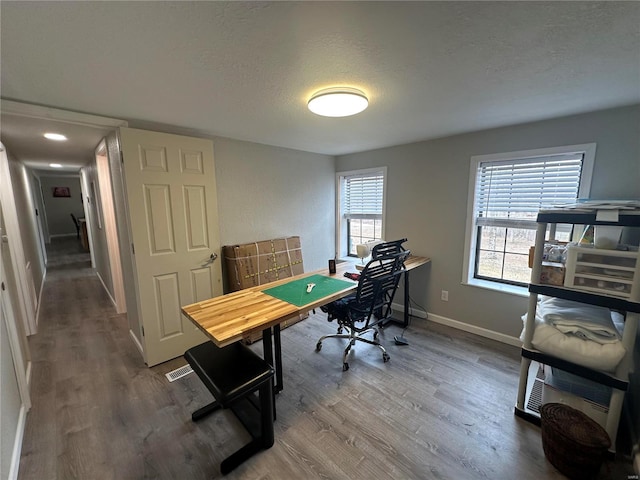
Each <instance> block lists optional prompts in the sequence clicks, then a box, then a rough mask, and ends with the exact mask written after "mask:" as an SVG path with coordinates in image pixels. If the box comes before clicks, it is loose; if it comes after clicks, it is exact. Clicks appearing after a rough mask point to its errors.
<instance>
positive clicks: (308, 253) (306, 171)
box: [213, 138, 335, 271]
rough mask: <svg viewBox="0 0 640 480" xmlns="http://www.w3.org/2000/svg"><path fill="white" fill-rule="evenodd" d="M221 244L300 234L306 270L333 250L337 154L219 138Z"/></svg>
mask: <svg viewBox="0 0 640 480" xmlns="http://www.w3.org/2000/svg"><path fill="white" fill-rule="evenodd" d="M213 149H214V157H215V162H216V182H217V184H218V211H219V218H220V240H221V242H222V245H233V244H237V243H247V242H255V241H259V240H268V239H270V238H278V237H284V236H292V235H299V236H300V240H301V243H302V255H303V260H304V266H305V270H306V271H308V270H315V269H318V268H322V267H324V266H326V264H327V260H328V259H329V258H333V255H334V253H333V252H334V238H335V234H334V232H335V221H334V218H335V211H334V199H335V164H334V159H333V157H330V156H326V155H319V154H313V153H307V152H301V151H298V150H289V149H286V148H278V147H270V146H266V145H260V144H257V143H249V142H242V141H237V140H231V139H227V138H215V139H214V144H213Z"/></svg>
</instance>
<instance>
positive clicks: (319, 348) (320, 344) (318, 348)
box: [316, 342, 322, 352]
mask: <svg viewBox="0 0 640 480" xmlns="http://www.w3.org/2000/svg"><path fill="white" fill-rule="evenodd" d="M320 350H322V342H318V343H316V352H319V351H320Z"/></svg>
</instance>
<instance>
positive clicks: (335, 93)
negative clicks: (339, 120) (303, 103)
mask: <svg viewBox="0 0 640 480" xmlns="http://www.w3.org/2000/svg"><path fill="white" fill-rule="evenodd" d="M368 105H369V100H368V99H367V97H366V96H365V94H364V93H363V92H361V91H360V90H356V89H355V88H349V87H336V88H327V89H325V90H320V91H319V92H316V93H314V94H313V96H312V97H311V99H310V100H309V103H308V105H307V106H308V107H309V110H311V111H312V112H313V113H315V114H316V115H322V116H323V117H348V116H349V115H355V114H356V113H360V112H362V111H363V110H364V109H365V108H367V106H368Z"/></svg>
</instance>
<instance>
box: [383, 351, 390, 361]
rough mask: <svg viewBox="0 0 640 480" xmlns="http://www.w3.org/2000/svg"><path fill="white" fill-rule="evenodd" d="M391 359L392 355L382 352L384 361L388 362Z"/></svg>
mask: <svg viewBox="0 0 640 480" xmlns="http://www.w3.org/2000/svg"><path fill="white" fill-rule="evenodd" d="M390 359H391V357H390V356H389V355H388V354H387V353H383V354H382V361H383V362H384V363H387V362H388V361H389V360H390Z"/></svg>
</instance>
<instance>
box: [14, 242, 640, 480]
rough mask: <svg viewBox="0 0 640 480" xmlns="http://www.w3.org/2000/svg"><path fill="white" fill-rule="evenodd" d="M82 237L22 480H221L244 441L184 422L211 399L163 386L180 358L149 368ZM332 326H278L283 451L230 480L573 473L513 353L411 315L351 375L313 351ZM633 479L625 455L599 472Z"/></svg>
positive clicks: (331, 345) (38, 389)
mask: <svg viewBox="0 0 640 480" xmlns="http://www.w3.org/2000/svg"><path fill="white" fill-rule="evenodd" d="M75 242H76V240H75V238H74V239H73V242H71V240H70V239H69V240H62V241H61V240H58V241H56V242H55V243H54V244H53V245H52V248H51V251H50V252H49V255H50V258H51V259H55V260H54V261H52V262H50V266H49V270H48V273H47V279H46V283H45V287H44V292H43V304H42V307H41V313H40V325H39V333H38V334H37V335H35V336H33V337H31V338H30V347H31V354H32V359H33V375H32V387H31V390H32V401H33V407H32V409H31V411H30V412H29V414H28V417H27V424H26V431H25V437H24V443H23V448H22V458H21V462H20V471H19V478H20V479H22V480H27V479H34V480H45V479H58V480H62V479H65V480H66V479H76V478H77V479H92V480H93V479H100V480H106V479H114V480H115V479H118V480H120V479H152V478H153V479H194V480H196V479H212V478H219V477H220V473H219V464H220V461H221V460H222V459H223V458H225V457H226V456H227V455H229V454H230V453H232V452H233V451H235V450H236V449H237V448H239V447H240V446H242V445H243V444H244V443H246V442H247V441H248V439H249V438H248V435H247V434H246V433H245V432H244V430H243V428H242V427H241V425H240V424H239V423H238V422H237V420H236V419H235V418H234V417H233V415H232V414H231V413H229V412H227V411H223V412H218V413H216V414H214V415H211V416H210V417H207V418H205V419H203V420H201V421H200V422H198V423H193V422H192V421H191V417H190V415H191V412H192V411H194V410H196V409H197V408H199V407H201V406H203V405H204V404H206V403H208V402H209V401H210V399H211V398H210V395H209V393H208V391H206V389H205V388H204V386H203V385H202V384H201V382H200V381H199V380H198V378H197V377H196V376H195V375H194V374H191V375H188V376H187V377H184V378H182V379H179V380H177V381H175V382H173V383H169V382H168V381H167V379H166V378H165V376H164V374H165V373H166V372H168V371H171V370H173V369H175V368H177V367H179V366H182V365H184V364H185V363H186V362H185V361H184V359H182V358H180V359H176V360H173V361H171V362H167V363H166V364H163V365H160V366H157V367H154V368H151V369H150V368H147V367H146V366H145V365H144V363H143V362H142V357H141V355H140V354H139V352H138V351H137V349H136V347H135V346H134V344H133V342H132V341H131V339H130V337H129V333H128V327H127V321H126V317H125V316H124V315H116V314H115V313H114V308H113V306H112V305H111V303H110V301H109V299H108V297H107V295H106V294H105V293H104V290H103V289H102V285H101V284H100V281H99V280H98V278H97V277H96V276H95V274H94V273H93V272H92V271H91V269H90V265H89V263H88V255H86V254H82V253H80V252H79V251H76V250H75V247H74V244H75ZM78 248H79V247H78ZM65 255H66V256H67V259H68V261H69V262H70V263H66V262H65V261H63V260H61V259H62V258H63V257H64V256H65ZM52 265H53V266H52ZM334 331H335V324H333V323H329V322H327V321H326V320H325V316H324V314H320V313H318V314H316V315H311V316H310V317H309V318H308V319H307V320H305V321H303V322H300V323H298V324H296V325H294V326H293V327H291V328H289V329H286V330H284V331H283V332H282V340H283V341H282V344H283V364H284V387H285V388H284V390H283V391H282V392H281V393H280V394H278V396H277V398H276V405H277V413H278V417H277V420H276V426H275V429H276V430H275V438H276V442H275V445H274V446H273V447H272V448H271V449H270V450H267V451H265V452H262V453H260V454H258V455H257V456H255V457H253V458H252V459H250V460H249V461H248V462H246V463H245V464H243V465H241V466H240V467H239V468H238V469H237V470H235V471H233V472H232V473H231V474H229V475H227V477H226V478H229V479H263V480H288V479H367V480H368V479H383V478H384V479H387V478H388V479H478V478H480V479H482V478H486V479H515V478H517V479H532V480H533V479H540V478H548V479H559V478H564V477H563V476H562V475H560V474H559V473H557V471H556V470H555V469H554V468H553V466H551V465H550V464H549V463H548V462H547V461H546V459H545V457H544V454H543V452H542V446H541V440H540V431H539V428H538V427H536V426H534V425H531V424H529V423H527V422H525V421H523V420H521V419H519V418H517V417H515V416H514V414H513V407H514V403H515V397H516V390H517V383H518V370H519V354H518V349H516V348H513V347H509V346H506V345H503V344H500V343H497V342H493V341H490V340H487V339H483V338H480V337H477V336H474V335H471V334H466V333H464V332H460V331H457V330H453V329H450V328H446V327H443V326H439V325H436V324H432V323H430V322H426V321H423V320H414V322H413V324H412V325H411V326H410V327H409V329H408V330H407V332H406V333H405V337H406V338H407V339H408V340H409V343H410V345H409V346H404V347H401V346H396V345H394V344H393V336H394V335H396V334H398V333H399V332H400V330H399V329H398V328H396V327H389V328H388V330H387V331H385V332H384V333H383V343H384V344H385V345H387V346H388V352H389V354H390V355H391V360H390V361H389V362H388V363H383V362H382V358H381V354H380V352H379V350H378V349H376V348H373V347H370V346H368V345H364V344H359V345H357V346H356V347H355V351H354V352H353V353H354V355H353V356H352V358H351V361H350V365H351V369H350V370H349V371H348V372H342V368H341V367H342V363H341V354H342V349H343V341H341V340H335V339H327V340H326V341H325V342H324V344H323V348H322V351H321V352H319V353H317V352H315V349H314V347H315V343H316V341H317V339H318V338H319V337H320V336H321V335H323V334H325V333H333V332H334ZM252 348H255V349H256V350H257V351H259V350H260V348H261V346H260V344H256V345H255V346H253V347H252ZM632 474H633V470H632V467H631V464H630V460H629V459H623V458H620V459H618V460H616V461H615V462H608V463H606V464H605V465H604V466H603V468H602V470H601V472H600V478H606V479H616V480H620V479H621V480H624V479H627V477H628V475H632Z"/></svg>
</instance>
